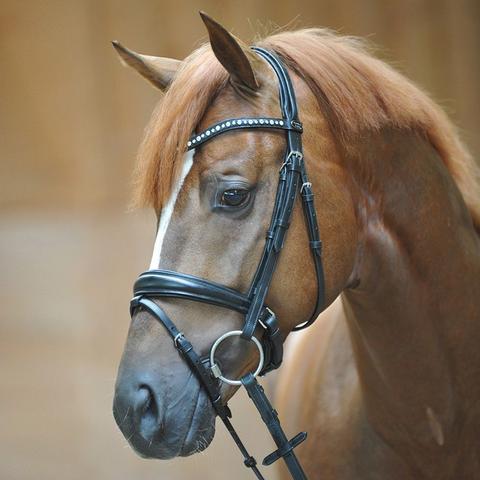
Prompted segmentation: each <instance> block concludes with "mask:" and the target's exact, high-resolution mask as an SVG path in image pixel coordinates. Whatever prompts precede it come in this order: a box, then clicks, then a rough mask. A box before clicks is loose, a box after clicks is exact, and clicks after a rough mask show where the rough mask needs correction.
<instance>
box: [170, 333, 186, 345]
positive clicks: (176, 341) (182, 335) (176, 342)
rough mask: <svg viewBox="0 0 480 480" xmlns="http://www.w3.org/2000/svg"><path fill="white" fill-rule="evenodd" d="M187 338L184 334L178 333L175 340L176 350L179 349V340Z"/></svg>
mask: <svg viewBox="0 0 480 480" xmlns="http://www.w3.org/2000/svg"><path fill="white" fill-rule="evenodd" d="M182 337H183V338H185V335H184V333H183V332H178V333H177V334H176V335H175V338H174V339H173V344H174V345H175V348H178V339H179V338H182Z"/></svg>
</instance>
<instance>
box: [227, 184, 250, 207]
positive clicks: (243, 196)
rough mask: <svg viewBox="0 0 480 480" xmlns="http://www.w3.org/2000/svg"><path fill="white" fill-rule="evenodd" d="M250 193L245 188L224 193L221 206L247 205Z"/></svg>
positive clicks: (232, 189) (231, 189)
mask: <svg viewBox="0 0 480 480" xmlns="http://www.w3.org/2000/svg"><path fill="white" fill-rule="evenodd" d="M249 198H250V192H249V191H248V190H246V189H244V188H230V189H228V190H225V191H224V192H223V193H222V198H221V204H222V205H225V206H227V207H240V206H242V205H244V204H245V203H247V201H248V199H249Z"/></svg>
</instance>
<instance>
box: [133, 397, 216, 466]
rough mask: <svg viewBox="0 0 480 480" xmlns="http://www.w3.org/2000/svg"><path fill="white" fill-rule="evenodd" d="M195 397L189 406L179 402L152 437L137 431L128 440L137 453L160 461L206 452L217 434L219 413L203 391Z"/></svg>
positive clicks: (152, 433)
mask: <svg viewBox="0 0 480 480" xmlns="http://www.w3.org/2000/svg"><path fill="white" fill-rule="evenodd" d="M190 398H191V397H190ZM193 398H194V400H193V401H192V402H191V403H190V405H188V406H185V403H184V402H179V403H178V404H175V405H174V406H172V408H170V409H167V411H166V412H165V417H164V420H163V422H162V423H163V424H162V425H161V426H159V427H158V429H157V430H156V431H155V432H151V435H148V436H146V435H144V434H142V433H140V432H139V431H134V432H133V433H132V434H131V435H130V436H129V437H127V440H128V443H129V444H130V445H131V447H132V448H133V450H134V451H135V452H136V453H137V454H138V455H140V456H141V457H143V458H155V459H159V460H170V459H172V458H175V457H179V456H181V457H187V456H189V455H193V454H194V453H198V452H202V451H203V450H205V449H206V448H207V447H208V446H209V445H210V443H211V442H212V440H213V437H214V435H215V412H214V409H213V406H212V404H211V402H210V400H209V399H208V396H207V394H206V392H205V391H204V390H203V389H202V388H199V390H198V392H197V394H196V395H194V397H193ZM125 433H126V432H124V434H125Z"/></svg>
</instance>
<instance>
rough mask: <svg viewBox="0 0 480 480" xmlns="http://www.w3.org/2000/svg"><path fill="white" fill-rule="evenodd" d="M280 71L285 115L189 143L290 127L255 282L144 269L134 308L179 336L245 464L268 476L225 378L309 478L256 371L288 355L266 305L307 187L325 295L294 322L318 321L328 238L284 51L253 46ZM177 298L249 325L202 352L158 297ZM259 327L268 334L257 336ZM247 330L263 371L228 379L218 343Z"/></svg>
mask: <svg viewBox="0 0 480 480" xmlns="http://www.w3.org/2000/svg"><path fill="white" fill-rule="evenodd" d="M253 50H254V51H255V52H257V54H258V55H260V56H261V57H262V58H264V59H265V60H266V61H267V62H268V63H269V64H270V66H271V67H272V68H273V70H274V71H275V73H276V75H277V78H278V82H279V92H280V106H281V110H282V118H270V117H261V118H260V117H254V118H253V117H251V118H232V119H228V120H224V121H222V122H219V123H217V124H215V125H212V126H211V127H209V128H208V129H207V130H205V131H203V132H201V133H197V134H195V135H193V136H192V137H191V138H190V140H189V141H188V144H187V149H188V150H192V149H194V148H196V147H198V146H200V145H202V144H204V143H206V142H208V141H210V140H211V139H213V138H215V137H216V136H218V135H220V134H223V133H226V132H229V131H231V130H238V129H259V130H260V131H263V130H265V129H275V130H283V131H285V134H286V140H287V148H286V151H285V158H284V161H283V163H282V166H281V168H280V175H279V183H278V188H277V193H276V196H275V203H274V206H273V213H272V218H271V222H270V226H269V228H268V230H267V234H266V241H265V247H264V249H263V253H262V257H261V259H260V262H259V264H258V267H257V270H256V272H255V275H254V277H253V280H252V283H251V285H250V288H249V289H248V291H247V292H246V293H242V292H239V291H237V290H234V289H232V288H229V287H226V286H224V285H219V284H217V283H214V282H211V281H209V280H206V279H203V278H199V277H196V276H193V275H189V274H185V273H178V272H173V271H170V270H149V271H147V272H144V273H142V274H141V275H140V277H139V278H138V280H137V281H136V282H135V286H134V298H133V299H132V301H131V307H130V310H131V314H132V315H133V314H134V312H135V311H136V310H137V309H139V308H143V309H145V310H147V311H149V312H150V313H151V314H152V315H153V316H154V317H156V319H157V320H158V321H160V323H162V324H163V326H164V327H165V328H166V330H167V332H168V333H169V335H170V336H171V337H172V339H173V342H174V345H175V347H176V348H177V350H179V352H180V353H181V354H182V355H183V357H184V358H185V361H186V362H187V364H188V365H189V367H190V368H191V370H192V371H193V372H194V374H195V375H196V376H197V378H198V380H199V381H200V383H201V385H202V386H203V388H205V390H206V392H207V394H208V396H209V398H210V400H211V401H212V404H213V406H214V408H215V410H216V413H217V414H218V416H219V417H220V418H221V419H222V421H223V422H224V423H225V425H226V427H227V429H228V431H229V432H230V434H231V435H232V437H233V439H234V440H235V442H236V444H237V445H238V447H239V449H240V451H241V452H242V455H243V457H244V463H245V465H246V466H247V467H249V468H251V469H252V470H253V472H254V473H255V475H256V476H257V478H259V479H263V478H264V477H263V476H262V474H261V473H260V471H259V470H258V468H257V466H256V461H255V459H254V458H253V457H252V456H250V455H249V453H248V452H247V450H246V448H245V447H244V445H243V444H242V442H241V440H240V438H239V437H238V435H237V433H236V431H235V430H234V428H233V426H232V424H231V422H230V417H231V413H230V409H229V408H228V406H227V405H223V404H222V399H221V395H220V382H222V381H223V382H226V383H229V384H232V385H241V384H243V385H244V386H245V388H246V390H247V392H248V395H249V396H250V398H251V399H252V401H253V402H254V404H255V406H256V407H257V409H258V410H259V412H260V415H261V417H262V420H263V421H264V422H265V424H266V425H267V428H268V429H269V431H270V433H271V435H272V437H273V439H274V441H275V443H276V445H277V447H278V449H277V450H276V451H274V452H273V453H271V454H270V455H268V456H267V457H265V459H264V461H263V464H264V465H270V464H271V463H273V462H274V461H276V460H278V459H279V458H283V459H284V461H285V462H286V464H287V467H288V469H289V470H290V473H291V475H292V478H294V479H306V476H305V473H304V472H303V470H302V467H301V466H300V464H299V462H298V460H297V458H296V456H295V453H294V452H293V449H294V448H295V447H296V446H297V445H298V444H300V443H301V442H302V441H303V440H305V438H306V433H305V432H301V433H299V434H298V435H296V436H295V437H294V438H293V439H291V440H290V441H289V440H288V439H287V438H286V436H285V434H284V432H283V430H282V428H281V426H280V422H279V420H278V416H277V412H276V411H275V410H274V409H273V407H272V405H271V404H270V402H269V401H268V399H267V397H266V396H265V394H264V391H263V389H262V387H261V386H260V385H259V384H258V383H257V381H256V379H255V377H256V376H257V375H258V374H259V375H264V374H265V373H267V372H269V371H271V370H274V369H276V368H278V367H279V366H280V364H281V363H282V358H283V345H282V338H281V334H280V330H279V327H278V322H277V318H276V316H275V314H274V313H273V312H272V310H270V308H268V306H267V305H266V304H265V299H266V296H267V293H268V289H269V287H270V283H271V281H272V277H273V274H274V272H275V267H276V265H277V261H278V257H279V254H280V252H281V250H282V247H283V244H284V241H285V236H286V232H287V229H288V227H289V224H290V219H291V215H292V211H293V207H294V205H295V201H296V198H297V196H298V194H299V193H300V195H301V198H302V205H303V211H304V214H305V220H306V226H307V229H308V234H309V238H310V242H309V243H310V248H311V251H312V257H313V263H314V267H315V272H316V277H317V285H318V291H317V300H316V302H315V307H314V310H313V312H312V314H311V316H310V318H309V319H308V320H307V321H305V322H304V323H303V324H301V325H299V326H297V327H295V328H294V330H300V329H302V328H305V327H308V326H309V325H310V324H311V323H313V322H314V321H315V319H316V317H317V316H318V314H319V313H320V310H321V309H322V306H323V304H324V276H323V267H322V261H321V246H322V244H321V241H320V233H319V229H318V223H317V217H316V212H315V206H314V203H313V193H312V184H311V183H310V182H309V180H308V177H307V172H306V167H305V162H304V158H303V149H302V139H301V134H302V130H303V128H302V124H301V122H300V120H299V118H298V108H297V102H296V99H295V92H294V89H293V86H292V82H291V80H290V77H289V75H288V72H287V70H286V68H285V67H284V65H283V63H282V62H281V61H280V59H279V58H278V57H277V56H276V54H274V53H272V52H270V51H268V50H265V49H263V48H258V47H253ZM157 297H159V298H160V297H173V298H179V299H187V300H193V301H197V302H203V303H208V304H211V305H215V306H218V307H223V308H227V309H230V310H234V311H237V312H239V313H241V314H243V315H245V323H244V325H243V329H242V330H238V331H237V330H234V331H231V332H227V333H226V334H224V335H222V336H221V337H220V338H219V339H217V340H216V342H215V343H214V344H213V345H212V348H211V351H210V356H209V358H207V359H204V358H201V357H200V356H199V355H198V354H197V353H196V352H195V350H194V348H193V346H192V344H191V343H190V342H189V341H188V340H187V338H186V337H185V335H184V334H183V333H182V332H180V331H179V330H178V329H177V327H176V326H175V324H174V323H173V322H172V321H171V320H170V318H169V317H168V316H167V315H166V313H165V312H164V311H163V309H162V308H161V307H159V306H158V305H157V304H156V303H155V302H154V301H153V300H152V298H157ZM256 332H258V335H259V337H260V340H258V339H257V337H255V336H254V333H256ZM236 335H238V336H240V337H242V338H244V339H245V340H251V341H253V342H254V343H255V345H256V347H257V348H258V350H259V354H260V357H259V358H260V361H259V365H258V367H257V369H256V371H255V372H254V373H253V374H252V373H249V374H247V375H245V376H244V377H242V378H241V379H239V380H232V379H228V378H225V377H224V376H223V374H222V372H221V369H220V367H219V366H218V364H217V363H215V351H216V348H217V347H218V345H219V344H220V343H221V342H222V341H223V340H224V339H225V338H227V337H230V336H236Z"/></svg>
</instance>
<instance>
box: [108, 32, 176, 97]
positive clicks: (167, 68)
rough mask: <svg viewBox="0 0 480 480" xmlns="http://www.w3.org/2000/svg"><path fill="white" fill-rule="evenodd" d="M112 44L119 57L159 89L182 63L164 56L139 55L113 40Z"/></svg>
mask: <svg viewBox="0 0 480 480" xmlns="http://www.w3.org/2000/svg"><path fill="white" fill-rule="evenodd" d="M112 45H113V46H114V47H115V50H116V51H117V53H118V54H119V55H120V58H121V59H122V60H123V61H124V62H125V63H126V64H127V65H129V66H130V67H132V68H133V69H135V70H136V71H137V72H138V73H139V74H140V75H142V76H143V77H145V78H146V79H147V80H149V81H150V82H151V83H153V85H155V86H156V87H157V88H159V89H160V90H162V91H163V90H165V89H166V88H167V87H168V86H169V85H170V83H172V81H173V78H174V77H175V74H176V73H177V70H178V69H179V67H180V64H181V63H182V62H181V61H180V60H175V59H173V58H164V57H151V56H149V55H141V54H139V53H136V52H134V51H132V50H129V49H128V48H126V47H124V46H123V45H122V44H121V43H119V42H117V41H116V40H114V41H113V42H112Z"/></svg>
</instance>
